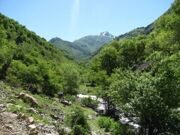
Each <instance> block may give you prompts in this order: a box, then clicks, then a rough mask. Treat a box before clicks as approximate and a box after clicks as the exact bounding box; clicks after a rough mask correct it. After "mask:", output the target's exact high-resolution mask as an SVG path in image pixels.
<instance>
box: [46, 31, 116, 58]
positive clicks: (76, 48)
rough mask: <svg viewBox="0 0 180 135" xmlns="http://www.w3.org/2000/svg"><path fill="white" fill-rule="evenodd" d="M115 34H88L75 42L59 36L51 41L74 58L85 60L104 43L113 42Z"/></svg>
mask: <svg viewBox="0 0 180 135" xmlns="http://www.w3.org/2000/svg"><path fill="white" fill-rule="evenodd" d="M113 39H114V36H113V35H112V34H110V33H109V32H107V31H106V32H101V33H100V34H99V35H88V36H85V37H82V38H80V39H78V40H75V41H74V42H69V41H64V40H62V39H60V38H58V37H55V38H52V39H51V40H50V41H49V42H50V43H51V44H53V45H55V46H56V47H58V48H60V49H61V50H63V51H65V52H66V54H67V55H69V56H70V57H71V58H73V59H78V60H83V59H87V58H89V57H90V56H92V55H93V53H95V52H96V51H97V50H99V49H100V48H101V47H102V46H103V45H104V44H107V43H109V42H111V41H112V40H113Z"/></svg>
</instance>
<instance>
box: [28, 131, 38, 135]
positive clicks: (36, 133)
mask: <svg viewBox="0 0 180 135" xmlns="http://www.w3.org/2000/svg"><path fill="white" fill-rule="evenodd" d="M29 135H38V131H37V130H35V131H30V133H29Z"/></svg>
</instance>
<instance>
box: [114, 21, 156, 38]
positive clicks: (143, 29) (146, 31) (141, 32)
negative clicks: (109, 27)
mask: <svg viewBox="0 0 180 135" xmlns="http://www.w3.org/2000/svg"><path fill="white" fill-rule="evenodd" d="M153 29H154V23H151V24H149V25H148V26H146V27H139V28H136V29H134V30H132V31H130V32H127V33H125V34H122V35H120V36H118V37H116V38H115V39H116V40H120V39H124V38H132V37H137V36H140V35H147V34H149V33H151V31H153Z"/></svg>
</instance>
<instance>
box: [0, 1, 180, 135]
mask: <svg viewBox="0 0 180 135" xmlns="http://www.w3.org/2000/svg"><path fill="white" fill-rule="evenodd" d="M179 84H180V1H179V0H175V1H174V2H173V4H172V5H171V7H170V8H169V9H168V10H167V11H166V12H165V13H164V14H163V15H161V16H160V17H159V18H157V19H156V20H155V21H154V22H150V24H149V25H148V26H146V27H139V28H136V29H134V30H132V31H129V32H127V33H125V34H122V35H119V36H116V37H115V36H113V35H112V34H110V33H109V32H102V33H100V34H99V35H87V36H84V37H82V38H80V39H77V40H75V41H73V42H69V41H65V40H63V39H61V38H59V37H55V38H52V39H51V40H49V41H47V40H46V39H44V38H42V37H40V36H38V35H37V34H36V33H35V32H32V31H30V30H28V29H27V28H26V27H25V26H23V25H21V24H20V23H18V22H17V21H15V20H14V19H11V18H9V17H7V16H6V15H3V14H1V13H0V135H166V134H167V135H179V134H180V109H179V108H180V85H179Z"/></svg>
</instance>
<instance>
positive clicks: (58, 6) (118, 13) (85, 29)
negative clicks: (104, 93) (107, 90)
mask: <svg viewBox="0 0 180 135" xmlns="http://www.w3.org/2000/svg"><path fill="white" fill-rule="evenodd" d="M173 1H174V0H0V12H1V13H3V14H4V15H6V16H8V17H10V18H13V19H15V20H17V21H18V22H19V23H21V24H22V25H25V26H26V27H27V28H28V29H30V30H32V31H34V32H36V33H37V34H38V35H40V36H41V37H44V38H46V39H47V40H49V39H51V38H53V37H60V38H62V39H65V40H69V41H73V40H75V39H78V38H80V37H83V36H85V35H96V34H99V33H100V32H103V31H109V32H110V33H112V34H113V35H115V36H118V35H120V34H123V33H125V32H128V31H130V30H132V29H134V28H136V27H141V26H146V25H148V24H150V23H151V22H153V21H154V20H155V19H157V18H158V17H159V16H160V15H162V14H163V13H164V12H165V11H166V10H167V9H168V8H169V7H170V6H171V4H172V2H173Z"/></svg>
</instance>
